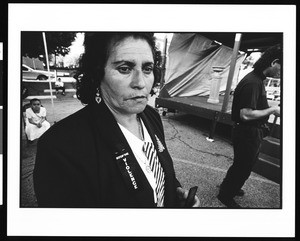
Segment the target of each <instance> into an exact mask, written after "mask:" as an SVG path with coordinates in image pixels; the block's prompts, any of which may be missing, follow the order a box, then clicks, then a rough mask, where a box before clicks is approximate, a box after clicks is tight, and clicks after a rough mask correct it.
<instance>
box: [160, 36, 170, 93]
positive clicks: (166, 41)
mask: <svg viewBox="0 0 300 241" xmlns="http://www.w3.org/2000/svg"><path fill="white" fill-rule="evenodd" d="M167 44H168V38H167V36H166V37H165V43H164V49H163V56H162V76H161V80H160V88H162V86H163V85H164V84H165V73H166V62H167Z"/></svg>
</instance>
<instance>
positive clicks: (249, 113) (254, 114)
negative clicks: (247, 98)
mask: <svg viewBox="0 0 300 241" xmlns="http://www.w3.org/2000/svg"><path fill="white" fill-rule="evenodd" d="M271 114H273V115H276V116H280V107H279V106H271V107H269V108H267V109H264V110H252V109H250V108H243V109H241V110H240V117H241V119H242V120H243V121H250V120H256V119H260V118H263V117H265V116H268V115H271Z"/></svg>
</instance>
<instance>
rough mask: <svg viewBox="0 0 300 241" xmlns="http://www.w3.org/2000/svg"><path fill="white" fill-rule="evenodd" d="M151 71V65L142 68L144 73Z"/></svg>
mask: <svg viewBox="0 0 300 241" xmlns="http://www.w3.org/2000/svg"><path fill="white" fill-rule="evenodd" d="M152 72H153V67H152V66H146V67H145V68H144V73H146V74H151V73H152Z"/></svg>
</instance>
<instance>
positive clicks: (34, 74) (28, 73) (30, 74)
mask: <svg viewBox="0 0 300 241" xmlns="http://www.w3.org/2000/svg"><path fill="white" fill-rule="evenodd" d="M49 76H50V78H54V77H55V73H54V72H52V71H50V72H48V71H45V70H36V69H33V68H31V67H29V66H27V65H26V64H22V78H23V79H28V80H47V79H48V78H49Z"/></svg>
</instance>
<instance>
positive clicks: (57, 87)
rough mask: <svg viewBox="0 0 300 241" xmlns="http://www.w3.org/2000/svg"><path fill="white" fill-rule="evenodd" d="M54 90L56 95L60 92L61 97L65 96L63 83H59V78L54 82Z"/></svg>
mask: <svg viewBox="0 0 300 241" xmlns="http://www.w3.org/2000/svg"><path fill="white" fill-rule="evenodd" d="M55 90H56V94H58V91H59V90H62V95H65V86H64V82H62V81H61V78H58V79H57V81H56V82H55Z"/></svg>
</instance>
